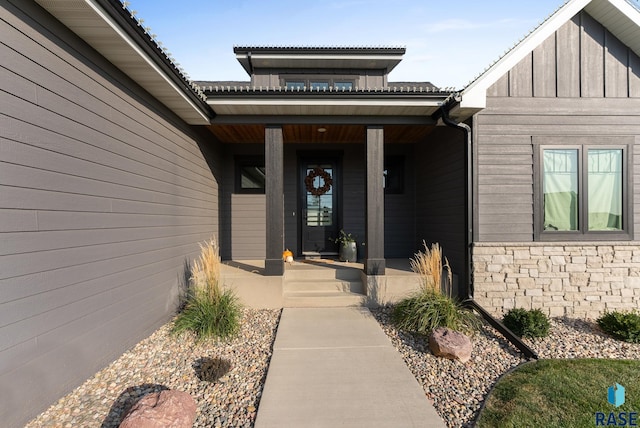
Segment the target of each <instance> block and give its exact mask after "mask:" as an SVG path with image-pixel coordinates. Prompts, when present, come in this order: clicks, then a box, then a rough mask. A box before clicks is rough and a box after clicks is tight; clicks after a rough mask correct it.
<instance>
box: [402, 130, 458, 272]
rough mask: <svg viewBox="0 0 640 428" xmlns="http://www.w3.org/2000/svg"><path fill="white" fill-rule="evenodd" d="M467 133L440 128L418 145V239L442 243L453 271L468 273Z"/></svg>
mask: <svg viewBox="0 0 640 428" xmlns="http://www.w3.org/2000/svg"><path fill="white" fill-rule="evenodd" d="M464 146H465V140H464V136H463V133H462V132H461V131H458V130H456V129H452V128H445V127H438V128H436V129H435V130H434V131H433V132H432V133H431V134H430V135H429V139H428V140H427V141H425V142H422V143H420V144H417V145H416V148H415V154H416V156H415V157H416V232H417V234H416V238H417V240H415V241H414V242H415V246H416V248H417V249H421V248H422V240H425V241H426V243H427V245H431V243H434V242H438V243H439V244H440V246H441V247H442V251H443V254H444V256H446V257H447V258H448V259H449V262H450V264H451V269H452V271H453V272H454V273H455V274H457V275H458V276H459V277H460V278H462V277H463V274H464V258H465V247H464V240H465V230H466V227H465V222H464V213H465V197H464V189H465V180H464V169H465V164H464Z"/></svg>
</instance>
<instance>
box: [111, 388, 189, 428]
mask: <svg viewBox="0 0 640 428" xmlns="http://www.w3.org/2000/svg"><path fill="white" fill-rule="evenodd" d="M195 419H196V402H195V400H194V399H193V397H191V395H189V394H188V393H186V392H182V391H173V390H165V391H160V392H153V393H151V394H147V395H145V396H144V397H142V398H141V399H140V401H138V402H137V403H136V404H135V405H134V406H133V407H132V408H131V410H129V412H128V413H127V415H126V416H125V417H124V419H123V420H122V422H121V423H120V428H191V427H192V426H193V422H194V421H195Z"/></svg>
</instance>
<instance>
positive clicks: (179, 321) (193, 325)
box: [172, 238, 242, 340]
mask: <svg viewBox="0 0 640 428" xmlns="http://www.w3.org/2000/svg"><path fill="white" fill-rule="evenodd" d="M241 310H242V307H241V305H240V302H239V300H238V298H237V297H236V296H235V294H234V293H233V292H232V291H231V290H229V289H223V288H222V287H221V284H220V255H219V248H218V243H217V241H216V240H215V239H214V238H212V239H211V240H209V241H207V242H205V243H204V244H200V257H199V258H198V259H197V260H194V261H193V264H192V266H191V277H190V284H189V289H188V291H187V296H186V303H185V305H184V308H183V309H182V311H181V312H180V313H179V314H178V317H177V318H176V320H175V322H174V324H173V329H172V331H173V332H174V333H176V334H180V333H183V332H185V331H192V332H193V333H195V335H196V337H197V338H198V339H199V340H203V339H206V338H210V337H217V338H221V339H225V338H229V337H232V336H234V335H235V334H236V333H237V332H238V330H239V328H240V318H241V315H242V314H241Z"/></svg>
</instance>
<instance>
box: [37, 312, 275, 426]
mask: <svg viewBox="0 0 640 428" xmlns="http://www.w3.org/2000/svg"><path fill="white" fill-rule="evenodd" d="M280 312H281V311H280V310H279V309H278V310H251V309H245V310H243V319H242V328H241V331H240V334H239V335H238V337H236V338H235V339H233V340H232V341H229V342H225V343H215V342H204V343H200V344H197V343H196V342H195V341H194V338H193V336H190V335H182V336H179V337H175V336H172V335H170V334H169V329H170V328H171V323H167V324H165V325H164V326H162V327H161V328H160V329H158V330H157V331H156V332H155V333H153V334H152V335H151V336H150V337H148V338H147V339H145V340H143V341H142V342H140V343H138V344H137V345H136V346H135V347H133V348H132V349H130V350H129V351H127V352H126V353H124V354H123V355H122V356H121V357H120V358H118V360H116V361H115V362H113V363H112V364H110V365H109V366H108V367H106V368H105V369H103V370H102V371H100V372H99V373H97V374H96V375H95V376H93V377H92V378H91V379H89V380H87V381H86V382H85V383H84V384H83V385H81V386H79V387H78V388H76V389H75V390H74V391H72V392H71V393H70V394H68V395H67V396H65V397H63V398H61V399H60V400H59V401H58V402H57V403H55V404H54V405H53V406H51V407H50V408H49V409H48V410H46V411H45V412H44V413H42V414H40V415H39V416H38V417H37V418H36V419H34V420H32V421H31V422H29V424H27V427H28V428H36V427H38V428H39V427H65V428H66V427H70V428H71V427H72V428H76V427H100V428H110V427H114V428H115V427H117V426H118V425H119V424H120V421H121V418H122V416H123V412H124V411H125V410H127V409H128V408H129V407H130V406H131V405H132V404H133V403H135V401H137V400H138V399H139V398H140V397H142V396H143V395H145V394H147V393H149V392H152V391H159V390H162V389H167V388H168V389H177V390H180V391H185V392H188V393H189V394H191V396H192V397H193V398H194V399H195V401H196V403H197V405H198V411H197V417H196V421H195V423H194V427H207V428H209V427H252V426H253V424H254V421H255V417H256V411H257V408H258V404H259V402H260V396H261V394H262V387H263V385H264V380H265V378H266V374H267V368H268V366H269V360H270V358H271V354H272V349H273V341H274V339H275V333H276V329H277V326H278V321H279V319H280ZM224 372H226V374H223V375H222V376H221V377H219V378H218V376H217V375H218V373H224Z"/></svg>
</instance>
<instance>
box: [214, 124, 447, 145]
mask: <svg viewBox="0 0 640 428" xmlns="http://www.w3.org/2000/svg"><path fill="white" fill-rule="evenodd" d="M321 128H324V129H325V130H326V131H325V132H320V131H319V129H321ZM208 129H209V131H211V133H212V134H213V135H214V136H215V137H216V138H217V139H218V140H219V141H220V142H222V143H231V144H236V143H264V135H265V126H264V125H260V124H247V125H236V124H224V125H210V126H209V127H208ZM434 129H435V126H432V125H385V127H384V141H385V143H392V144H397V143H416V142H420V141H423V140H424V139H426V138H427V136H428V135H429V134H430V133H431V132H432V131H433V130H434ZM282 131H283V138H284V142H285V144H288V143H303V144H304V143H337V144H354V143H364V141H365V139H366V127H365V126H364V125H330V124H329V125H303V124H295V125H283V127H282Z"/></svg>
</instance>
